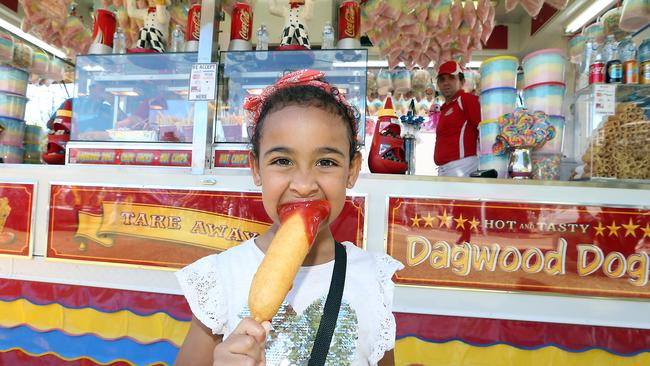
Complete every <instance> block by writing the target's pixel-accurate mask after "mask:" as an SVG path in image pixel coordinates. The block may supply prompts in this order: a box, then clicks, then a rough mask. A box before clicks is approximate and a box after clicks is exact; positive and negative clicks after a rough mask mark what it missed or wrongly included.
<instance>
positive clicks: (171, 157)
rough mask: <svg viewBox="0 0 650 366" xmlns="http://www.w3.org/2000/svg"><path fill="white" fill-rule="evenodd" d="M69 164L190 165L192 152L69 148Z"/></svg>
mask: <svg viewBox="0 0 650 366" xmlns="http://www.w3.org/2000/svg"><path fill="white" fill-rule="evenodd" d="M68 154H69V159H68V161H69V162H70V164H108V165H144V166H178V167H188V166H192V152H191V151H178V150H139V149H89V148H70V149H69V150H68Z"/></svg>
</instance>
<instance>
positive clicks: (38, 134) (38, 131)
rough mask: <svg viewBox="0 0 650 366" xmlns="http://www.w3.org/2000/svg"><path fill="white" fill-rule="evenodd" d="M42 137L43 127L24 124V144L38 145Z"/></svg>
mask: <svg viewBox="0 0 650 366" xmlns="http://www.w3.org/2000/svg"><path fill="white" fill-rule="evenodd" d="M42 138H43V129H42V128H41V126H36V125H27V126H25V144H26V145H28V144H29V145H40V143H41V139H42Z"/></svg>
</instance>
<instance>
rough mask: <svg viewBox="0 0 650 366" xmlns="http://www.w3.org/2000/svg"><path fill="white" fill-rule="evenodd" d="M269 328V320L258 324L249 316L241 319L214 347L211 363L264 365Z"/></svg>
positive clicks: (216, 364)
mask: <svg viewBox="0 0 650 366" xmlns="http://www.w3.org/2000/svg"><path fill="white" fill-rule="evenodd" d="M270 329H271V323H269V322H263V323H262V324H259V323H258V322H256V321H255V320H253V319H251V318H246V319H244V320H242V321H241V322H240V323H239V325H237V328H235V330H234V331H233V332H232V334H230V336H229V337H228V338H226V339H225V340H224V341H223V342H221V343H219V344H218V345H217V346H216V347H215V348H214V352H213V365H214V366H220V365H233V366H239V365H241V366H264V364H265V355H264V347H265V346H266V336H267V334H268V332H269V330H270Z"/></svg>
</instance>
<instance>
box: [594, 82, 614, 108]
mask: <svg viewBox="0 0 650 366" xmlns="http://www.w3.org/2000/svg"><path fill="white" fill-rule="evenodd" d="M594 106H595V107H594V112H595V113H599V114H605V115H613V114H615V113H616V84H595V85H594Z"/></svg>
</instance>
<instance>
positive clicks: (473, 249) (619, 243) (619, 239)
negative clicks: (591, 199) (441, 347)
mask: <svg viewBox="0 0 650 366" xmlns="http://www.w3.org/2000/svg"><path fill="white" fill-rule="evenodd" d="M387 250H388V254H390V255H391V256H393V257H394V258H396V259H398V260H400V261H401V262H402V263H404V265H405V269H404V270H402V271H400V272H398V273H397V274H396V275H395V280H396V282H397V283H399V284H406V285H423V286H455V287H470V288H477V289H495V290H525V291H539V292H557V293H567V294H576V295H593V296H612V297H637V298H650V285H649V284H648V274H649V268H650V259H649V256H648V254H649V253H650V210H647V209H631V208H613V207H598V206H585V205H580V206H578V205H550V204H535V203H507V202H476V201H462V200H446V199H433V198H399V197H392V198H390V199H389V204H388V236H387Z"/></svg>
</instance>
